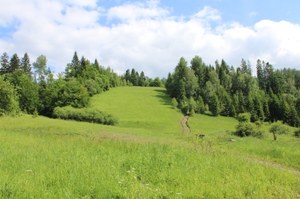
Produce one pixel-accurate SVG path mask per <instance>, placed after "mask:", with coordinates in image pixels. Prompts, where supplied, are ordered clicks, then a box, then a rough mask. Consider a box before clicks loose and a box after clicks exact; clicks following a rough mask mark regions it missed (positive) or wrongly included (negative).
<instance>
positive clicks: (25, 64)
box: [20, 53, 32, 77]
mask: <svg viewBox="0 0 300 199" xmlns="http://www.w3.org/2000/svg"><path fill="white" fill-rule="evenodd" d="M20 68H21V70H22V71H23V72H25V73H26V74H27V75H28V76H29V77H31V75H32V72H31V64H30V59H29V56H28V54H27V53H25V54H24V56H23V58H22V59H21V65H20Z"/></svg>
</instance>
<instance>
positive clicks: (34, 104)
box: [6, 70, 39, 114]
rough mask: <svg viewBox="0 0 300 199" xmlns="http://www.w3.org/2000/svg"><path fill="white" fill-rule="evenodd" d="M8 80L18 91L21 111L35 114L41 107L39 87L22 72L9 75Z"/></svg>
mask: <svg viewBox="0 0 300 199" xmlns="http://www.w3.org/2000/svg"><path fill="white" fill-rule="evenodd" d="M6 78H7V79H8V80H9V81H10V83H11V84H12V85H14V87H15V89H16V91H17V94H18V98H19V105H20V109H21V111H23V112H25V113H29V114H33V113H34V112H35V111H36V110H37V109H38V105H39V95H38V89H39V87H38V85H37V84H36V83H34V82H33V81H32V79H31V77H30V76H28V74H27V73H25V72H23V71H21V70H19V71H15V72H13V73H10V74H7V76H6Z"/></svg>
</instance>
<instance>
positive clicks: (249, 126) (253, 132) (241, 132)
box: [233, 122, 263, 138]
mask: <svg viewBox="0 0 300 199" xmlns="http://www.w3.org/2000/svg"><path fill="white" fill-rule="evenodd" d="M233 134H234V135H237V136H240V137H247V136H253V137H259V138H261V137H263V131H262V130H260V128H259V126H257V125H256V124H253V123H250V122H240V123H239V124H238V125H237V127H236V131H235V132H233Z"/></svg>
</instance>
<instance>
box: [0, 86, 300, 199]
mask: <svg viewBox="0 0 300 199" xmlns="http://www.w3.org/2000/svg"><path fill="white" fill-rule="evenodd" d="M170 101H171V100H170V98H168V97H167V96H166V95H165V93H164V89H158V88H139V87H121V88H115V89H112V90H111V91H109V92H106V93H103V94H101V95H98V96H95V97H94V98H93V99H92V103H91V107H95V108H98V109H100V110H103V111H105V112H108V113H111V114H113V115H114V116H116V117H118V119H119V124H118V125H117V126H103V125H98V124H90V123H84V122H82V123H80V122H74V121H63V120H54V119H49V118H44V117H36V118H33V117H32V116H28V115H23V116H20V117H17V118H10V117H2V118H0V127H1V128H0V198H300V191H299V190H300V174H299V173H297V172H298V171H299V164H300V163H299V159H300V148H299V145H300V139H297V138H294V137H292V136H291V135H283V136H279V138H278V141H277V142H274V141H272V137H271V135H270V134H268V133H267V134H266V136H265V137H264V138H263V139H256V138H243V139H242V138H237V137H234V136H232V135H231V134H230V131H232V130H233V129H234V127H235V125H236V124H237V121H236V120H234V119H232V118H226V117H217V118H215V117H210V116H206V115H196V116H194V117H192V118H191V119H190V125H191V128H192V133H201V134H205V137H204V139H197V138H196V136H193V135H191V134H188V133H182V131H181V126H180V120H181V118H182V115H181V114H180V112H179V111H178V110H176V109H174V108H173V107H172V106H171V104H170ZM265 128H267V126H265ZM230 138H234V139H235V142H229V141H228V139H230Z"/></svg>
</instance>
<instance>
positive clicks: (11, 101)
mask: <svg viewBox="0 0 300 199" xmlns="http://www.w3.org/2000/svg"><path fill="white" fill-rule="evenodd" d="M0 96H1V97H0V116H1V115H15V114H17V113H18V112H19V104H18V97H17V93H16V91H15V89H14V87H13V85H11V84H10V83H9V82H8V81H5V80H4V79H3V77H2V76H0Z"/></svg>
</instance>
